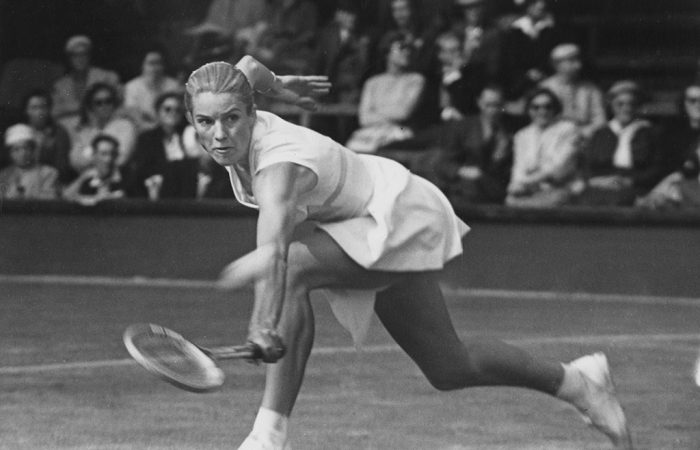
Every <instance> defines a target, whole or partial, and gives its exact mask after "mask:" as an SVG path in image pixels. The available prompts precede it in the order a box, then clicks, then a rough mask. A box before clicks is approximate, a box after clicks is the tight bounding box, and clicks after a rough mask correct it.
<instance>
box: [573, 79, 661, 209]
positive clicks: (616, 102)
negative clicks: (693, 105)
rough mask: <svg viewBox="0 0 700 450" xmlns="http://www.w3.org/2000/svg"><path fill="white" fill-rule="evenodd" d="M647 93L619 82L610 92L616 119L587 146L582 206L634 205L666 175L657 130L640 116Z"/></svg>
mask: <svg viewBox="0 0 700 450" xmlns="http://www.w3.org/2000/svg"><path fill="white" fill-rule="evenodd" d="M644 99H645V93H644V91H643V90H642V89H641V87H640V86H639V84H637V83H636V82H634V81H629V80H624V81H618V82H617V83H615V84H613V86H612V87H611V88H610V89H609V90H608V93H607V101H608V105H609V106H610V109H611V110H612V115H613V118H612V119H611V120H610V121H609V122H608V123H607V124H606V125H605V126H603V127H601V128H599V129H598V130H596V131H595V132H594V133H593V135H592V136H591V139H590V140H589V142H588V143H587V145H586V146H585V149H584V152H583V159H584V164H585V169H586V170H585V172H586V179H587V180H586V181H587V187H586V191H585V192H584V193H583V195H582V196H581V197H580V198H579V203H582V204H588V205H609V206H614V205H621V206H624V205H627V206H629V205H632V204H633V203H634V201H635V198H636V197H637V196H639V195H643V194H646V193H647V192H648V191H649V190H650V189H651V188H652V187H653V186H654V185H655V184H656V183H658V182H659V181H660V179H661V177H662V176H663V170H664V167H663V160H662V159H661V154H660V152H659V151H658V149H657V139H656V134H657V133H656V130H655V128H654V127H653V126H652V124H651V123H650V122H649V121H647V120H646V119H643V118H642V117H641V109H640V108H641V106H642V104H643V103H644Z"/></svg>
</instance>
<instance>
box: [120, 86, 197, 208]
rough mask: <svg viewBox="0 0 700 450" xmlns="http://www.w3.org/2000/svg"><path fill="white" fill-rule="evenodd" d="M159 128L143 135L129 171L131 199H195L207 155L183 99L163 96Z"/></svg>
mask: <svg viewBox="0 0 700 450" xmlns="http://www.w3.org/2000/svg"><path fill="white" fill-rule="evenodd" d="M155 110H156V111H157V114H158V125H157V126H156V127H155V128H153V129H151V130H148V131H144V132H143V133H141V135H139V137H138V140H137V141H136V148H135V149H134V152H133V154H132V155H131V159H130V160H129V162H128V164H127V167H128V170H127V178H128V182H127V193H128V194H129V197H148V198H150V199H152V200H156V199H159V198H195V197H196V196H197V183H198V175H199V166H200V161H201V159H202V157H203V156H204V155H205V154H204V153H203V152H202V150H201V147H199V144H197V141H196V138H195V135H194V128H192V127H191V126H187V122H186V121H185V111H184V107H183V96H182V94H180V93H177V92H170V93H165V94H162V95H161V96H160V97H158V99H157V100H156V102H155Z"/></svg>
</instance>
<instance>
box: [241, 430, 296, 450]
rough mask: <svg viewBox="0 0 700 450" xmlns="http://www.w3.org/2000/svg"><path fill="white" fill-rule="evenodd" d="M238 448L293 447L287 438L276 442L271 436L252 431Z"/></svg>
mask: <svg viewBox="0 0 700 450" xmlns="http://www.w3.org/2000/svg"><path fill="white" fill-rule="evenodd" d="M238 450H292V447H291V445H289V442H288V441H287V440H285V441H284V442H274V439H272V438H271V437H270V436H261V435H259V434H253V433H251V434H249V435H248V437H247V438H245V441H243V443H242V444H241V445H240V447H238Z"/></svg>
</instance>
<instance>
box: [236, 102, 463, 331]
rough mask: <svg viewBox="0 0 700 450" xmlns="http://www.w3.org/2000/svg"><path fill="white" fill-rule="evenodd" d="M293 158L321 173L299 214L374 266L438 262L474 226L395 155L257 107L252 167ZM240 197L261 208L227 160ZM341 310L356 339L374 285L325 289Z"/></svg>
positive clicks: (426, 266) (404, 267) (424, 266)
mask: <svg viewBox="0 0 700 450" xmlns="http://www.w3.org/2000/svg"><path fill="white" fill-rule="evenodd" d="M281 162H290V163H294V164H298V165H300V166H303V167H306V168H308V169H309V170H311V171H312V172H314V173H315V174H316V176H317V177H318V182H317V184H316V186H315V187H314V188H313V189H312V190H310V191H309V192H307V193H305V194H304V195H303V196H302V197H301V198H300V202H299V209H298V214H299V216H298V218H299V219H304V220H308V221H313V222H314V223H315V224H316V226H318V227H319V228H321V229H322V230H324V231H325V232H326V233H328V234H329V235H330V236H331V238H332V239H333V240H334V241H336V242H337V243H338V245H339V246H340V247H341V248H342V249H343V251H345V252H346V253H347V254H348V256H350V258H352V259H353V260H354V261H355V262H357V263H358V264H359V265H361V266H362V267H364V268H367V269H370V270H383V271H399V272H414V271H428V270H439V269H441V268H442V267H443V265H444V264H445V263H446V262H447V261H449V260H450V259H452V258H454V257H456V256H457V255H459V254H461V253H462V237H463V236H464V235H465V234H466V233H467V232H468V231H469V227H468V226H467V225H466V224H465V223H464V222H463V221H462V220H460V219H459V218H458V217H457V216H456V214H455V213H454V210H453V209H452V206H451V205H450V203H449V202H448V200H447V198H445V196H444V195H443V194H442V192H440V190H439V189H438V188H437V187H435V186H434V185H433V184H431V183H430V182H428V181H427V180H424V179H423V178H420V177H418V176H416V175H413V174H411V172H409V171H408V170H407V169H406V168H404V167H403V166H402V165H400V164H398V163H397V162H395V161H392V160H389V159H386V158H381V157H378V156H374V155H365V154H356V153H354V152H352V151H351V150H348V149H347V148H345V147H343V146H342V145H340V144H338V143H337V142H335V141H333V140H332V139H330V138H328V137H326V136H323V135H321V134H319V133H317V132H315V131H313V130H310V129H308V128H304V127H301V126H298V125H295V124H292V123H290V122H287V121H285V120H283V119H281V118H280V117H278V116H276V115H274V114H271V113H268V112H265V111H258V112H257V121H256V123H255V126H254V128H253V134H252V139H251V146H250V160H249V163H250V173H251V175H253V176H255V174H257V173H258V172H260V171H261V170H263V169H264V168H265V167H268V166H271V165H273V164H277V163H281ZM226 169H227V170H228V172H229V175H230V178H231V185H232V187H233V192H234V194H235V196H236V199H237V200H238V201H239V202H240V203H242V204H244V205H246V206H250V207H252V208H257V203H256V201H255V196H254V194H253V193H251V192H247V191H246V189H245V188H244V185H243V183H242V182H241V180H240V178H239V177H238V175H237V173H236V171H235V170H234V169H233V167H227V168H226ZM324 291H326V292H325V295H326V297H327V298H328V299H329V301H330V302H331V307H332V308H333V311H334V313H335V314H336V317H337V318H338V320H339V321H340V323H341V324H343V326H345V327H346V328H347V329H348V331H350V333H351V334H352V336H353V339H354V340H355V343H356V344H359V343H361V342H362V340H363V339H364V336H365V335H366V332H367V329H368V327H369V322H370V318H371V316H372V311H373V302H374V292H367V291H348V290H340V289H327V290H324Z"/></svg>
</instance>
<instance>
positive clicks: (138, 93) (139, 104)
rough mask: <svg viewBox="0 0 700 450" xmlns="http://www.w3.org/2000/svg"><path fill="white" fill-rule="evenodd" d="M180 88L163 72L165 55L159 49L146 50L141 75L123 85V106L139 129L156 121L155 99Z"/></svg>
mask: <svg viewBox="0 0 700 450" xmlns="http://www.w3.org/2000/svg"><path fill="white" fill-rule="evenodd" d="M179 90H182V86H181V85H180V83H179V82H178V81H177V80H176V79H174V78H171V77H169V76H167V75H166V74H165V55H164V53H163V52H162V51H161V50H157V49H153V50H150V51H148V52H146V55H145V56H144V58H143V64H142V66H141V75H140V76H138V77H136V78H134V79H133V80H131V81H129V82H128V83H126V86H124V107H125V108H126V109H127V111H128V113H129V115H130V116H131V117H132V118H133V119H134V121H135V123H136V125H137V126H138V127H139V128H140V129H147V128H152V127H154V126H155V125H156V123H157V118H156V111H155V110H154V109H153V105H154V104H155V101H156V99H157V98H158V97H159V96H160V95H161V94H163V93H165V92H176V91H179Z"/></svg>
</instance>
